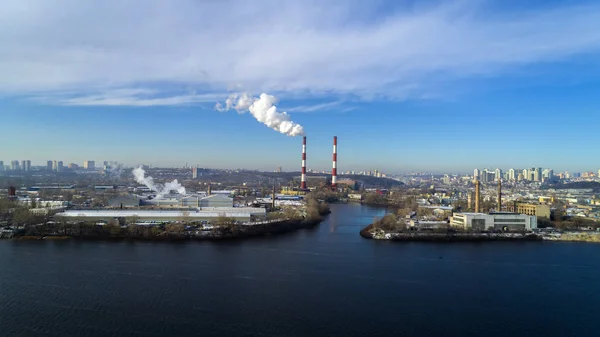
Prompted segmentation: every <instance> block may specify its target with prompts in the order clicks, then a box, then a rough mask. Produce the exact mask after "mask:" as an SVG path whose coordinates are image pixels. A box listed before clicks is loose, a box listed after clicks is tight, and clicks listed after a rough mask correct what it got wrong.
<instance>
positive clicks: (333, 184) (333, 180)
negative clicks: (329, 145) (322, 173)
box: [331, 136, 337, 190]
mask: <svg viewBox="0 0 600 337" xmlns="http://www.w3.org/2000/svg"><path fill="white" fill-rule="evenodd" d="M331 188H332V189H334V190H335V189H336V188H337V136H333V169H332V170H331Z"/></svg>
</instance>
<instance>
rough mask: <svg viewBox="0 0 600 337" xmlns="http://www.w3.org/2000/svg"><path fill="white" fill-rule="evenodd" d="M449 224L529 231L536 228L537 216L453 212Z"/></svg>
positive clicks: (467, 227) (481, 228) (464, 227)
mask: <svg viewBox="0 0 600 337" xmlns="http://www.w3.org/2000/svg"><path fill="white" fill-rule="evenodd" d="M450 225H452V226H453V227H457V228H461V229H472V230H505V231H523V230H526V231H530V230H532V229H536V228H537V217H535V216H533V215H524V214H515V213H491V214H484V213H454V215H453V216H452V217H451V218H450Z"/></svg>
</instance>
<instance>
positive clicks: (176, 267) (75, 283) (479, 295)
mask: <svg viewBox="0 0 600 337" xmlns="http://www.w3.org/2000/svg"><path fill="white" fill-rule="evenodd" d="M381 214H382V211H381V210H376V209H372V208H367V207H361V206H353V205H334V207H333V213H332V214H331V215H330V216H329V218H328V219H327V221H325V222H324V223H322V224H321V225H320V227H318V228H316V229H313V230H304V231H300V232H296V233H292V234H288V235H284V236H277V237H270V238H257V239H251V240H247V241H243V242H226V243H210V242H195V243H186V244H166V243H105V242H101V243H98V242H11V241H0V336H106V335H118V336H392V335H393V336H480V335H486V336H545V337H547V336H598V335H600V330H599V328H598V324H597V320H598V318H599V317H600V309H599V308H600V245H595V244H577V243H488V244H423V243H393V242H377V241H371V240H365V239H362V238H361V237H360V236H359V235H358V231H359V230H360V229H361V228H362V227H363V226H364V225H365V224H367V223H369V222H370V221H371V220H372V219H373V217H374V216H377V215H381Z"/></svg>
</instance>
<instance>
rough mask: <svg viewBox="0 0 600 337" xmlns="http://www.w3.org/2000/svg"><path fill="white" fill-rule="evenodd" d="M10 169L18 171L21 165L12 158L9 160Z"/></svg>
mask: <svg viewBox="0 0 600 337" xmlns="http://www.w3.org/2000/svg"><path fill="white" fill-rule="evenodd" d="M10 170H11V171H20V170H21V165H19V161H18V160H13V161H11V162H10Z"/></svg>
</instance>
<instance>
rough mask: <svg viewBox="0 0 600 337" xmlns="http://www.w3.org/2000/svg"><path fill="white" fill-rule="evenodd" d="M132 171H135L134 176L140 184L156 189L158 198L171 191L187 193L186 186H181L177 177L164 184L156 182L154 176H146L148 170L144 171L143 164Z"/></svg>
mask: <svg viewBox="0 0 600 337" xmlns="http://www.w3.org/2000/svg"><path fill="white" fill-rule="evenodd" d="M131 173H133V177H134V178H135V181H136V182H137V183H138V184H142V185H144V186H146V187H148V188H149V189H150V190H152V191H156V198H157V199H160V198H162V197H163V196H165V195H166V194H169V193H171V191H176V192H177V193H179V194H185V187H183V186H181V184H180V183H179V182H178V181H177V179H175V180H173V181H171V182H168V183H166V184H164V185H162V184H158V183H155V182H154V178H152V177H151V176H147V177H146V171H144V169H143V168H142V167H141V166H140V167H137V168H135V169H133V171H131Z"/></svg>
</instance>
